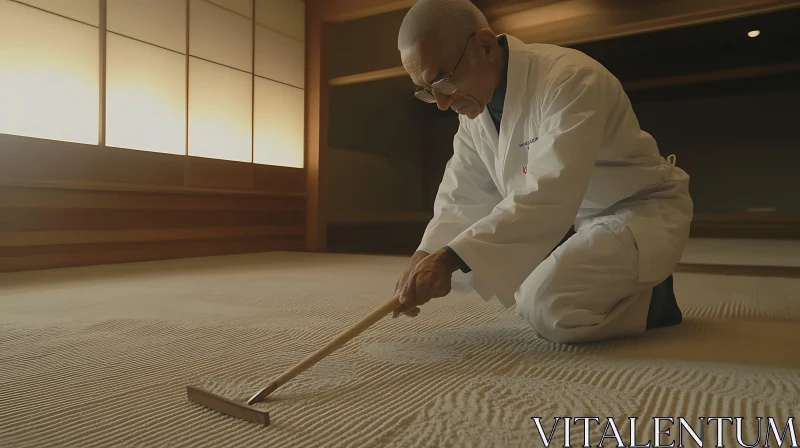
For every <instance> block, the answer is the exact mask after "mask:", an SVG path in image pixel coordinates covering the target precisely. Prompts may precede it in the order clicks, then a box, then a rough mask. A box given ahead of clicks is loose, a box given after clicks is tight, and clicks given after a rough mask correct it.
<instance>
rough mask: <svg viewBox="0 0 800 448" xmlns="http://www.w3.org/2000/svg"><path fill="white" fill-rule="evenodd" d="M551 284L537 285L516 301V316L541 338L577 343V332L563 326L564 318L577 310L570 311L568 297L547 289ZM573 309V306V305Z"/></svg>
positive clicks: (557, 341)
mask: <svg viewBox="0 0 800 448" xmlns="http://www.w3.org/2000/svg"><path fill="white" fill-rule="evenodd" d="M547 285H552V283H551V282H548V283H539V284H537V285H536V287H535V288H530V289H529V290H528V291H527V294H525V295H524V296H520V298H519V299H518V300H517V314H518V315H520V317H522V318H523V319H525V320H526V321H527V322H528V324H529V325H530V326H531V327H532V328H533V329H534V330H536V332H537V333H539V335H541V336H542V337H543V338H545V339H548V340H550V341H552V342H555V343H558V344H563V343H569V342H577V338H578V335H577V334H576V333H577V332H574V331H570V328H569V327H566V326H564V316H565V314H568V313H570V312H572V313H574V312H576V311H578V312H579V310H574V309H570V300H569V297H567V296H565V295H563V294H559V293H558V292H557V291H554V290H552V289H551V288H548V287H547ZM573 307H574V304H573Z"/></svg>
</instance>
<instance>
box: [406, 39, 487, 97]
mask: <svg viewBox="0 0 800 448" xmlns="http://www.w3.org/2000/svg"><path fill="white" fill-rule="evenodd" d="M476 34H478V33H477V32H475V31H473V32H472V33H470V35H469V36H468V37H467V42H466V43H465V44H464V49H463V50H462V51H461V56H460V57H459V58H458V62H456V66H455V67H453V70H452V71H450V73H449V74H448V75H447V76H445V77H442V78H439V79H437V80H435V81H433V82H432V83H431V87H430V89H429V88H427V87H417V89H416V90H415V91H414V96H415V97H416V98H417V99H418V100H420V101H424V102H426V103H430V104H433V103H435V102H436V96H435V95H434V93H433V92H436V93H439V94H442V95H452V94H454V93H456V92H457V91H458V88H457V87H456V85H455V84H454V83H453V82H452V81H450V78H452V77H453V74H455V72H456V70H458V66H459V65H460V64H461V60H462V59H463V58H464V55H465V54H466V53H467V48H468V47H469V42H470V40H472V38H473V37H474V36H475V35H476Z"/></svg>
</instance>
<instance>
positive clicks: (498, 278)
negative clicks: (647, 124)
mask: <svg viewBox="0 0 800 448" xmlns="http://www.w3.org/2000/svg"><path fill="white" fill-rule="evenodd" d="M609 80H610V78H608V77H607V75H606V74H604V73H602V72H601V71H600V70H598V69H595V68H592V67H575V68H569V69H566V70H564V71H563V73H561V74H560V75H558V76H557V77H554V80H553V81H552V83H551V85H550V86H549V88H548V89H547V91H548V93H546V94H544V95H543V100H542V101H541V103H540V104H535V105H531V107H539V108H540V109H541V110H540V117H541V121H540V123H541V125H540V127H539V130H538V132H539V140H538V141H539V143H538V144H537V145H536V147H531V148H530V149H529V154H528V173H527V177H526V186H525V187H523V188H518V189H516V190H515V191H513V192H511V193H510V194H509V195H508V196H506V198H505V199H504V200H503V201H502V202H501V203H500V204H498V206H497V207H496V208H495V209H494V210H493V211H492V213H490V214H489V215H488V216H486V217H484V218H483V219H481V220H480V221H478V222H476V223H475V224H474V225H473V226H471V227H470V228H468V229H466V230H465V231H464V232H462V233H461V234H460V235H459V236H458V237H456V238H455V240H454V241H453V242H451V243H450V246H451V247H452V248H453V249H454V250H455V251H456V252H457V253H458V254H459V255H460V256H461V258H462V259H463V260H464V261H465V262H466V263H467V265H469V266H470V268H471V269H472V273H473V274H474V275H475V278H476V280H477V281H478V282H479V283H480V284H483V285H485V286H486V287H487V288H488V290H489V291H490V292H491V293H492V294H494V295H496V296H497V298H498V299H499V300H500V302H502V303H503V304H504V305H505V306H507V307H509V306H511V305H513V303H514V295H515V293H516V291H517V290H518V289H519V286H520V285H521V284H522V282H523V281H524V280H525V278H526V277H527V276H528V275H530V273H531V272H532V271H533V270H534V269H535V268H536V266H538V265H539V263H541V262H542V261H543V260H544V259H545V257H547V255H548V254H549V253H550V251H551V250H552V249H553V248H554V247H555V246H556V245H557V244H558V243H559V242H560V241H561V239H562V238H563V236H564V234H565V233H566V232H567V230H568V229H569V227H570V225H572V223H573V222H574V220H575V217H576V215H577V213H578V210H579V208H580V204H581V202H582V201H583V197H584V194H585V192H586V189H587V188H588V184H589V179H590V177H591V174H592V170H593V167H594V164H595V157H596V154H597V152H598V150H599V148H600V147H601V146H602V143H603V139H604V134H605V127H606V120H607V116H608V111H609V110H610V109H611V106H612V104H609V103H612V102H613V101H614V99H615V98H616V94H614V93H612V92H611V91H610V86H611V83H610V82H609Z"/></svg>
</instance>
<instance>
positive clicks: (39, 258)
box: [0, 235, 305, 272]
mask: <svg viewBox="0 0 800 448" xmlns="http://www.w3.org/2000/svg"><path fill="white" fill-rule="evenodd" d="M304 245H305V236H304V235H300V236H292V237H276V236H264V237H251V238H222V239H200V240H180V241H155V242H135V243H130V242H128V243H103V244H73V245H46V246H30V247H0V272H9V271H24V270H34V269H48V268H61V267H70V266H84V265H93V264H109V263H121V262H136V261H149V260H166V259H173V258H186V257H202V256H210V255H228V254H239V253H251V252H266V251H274V250H287V251H299V250H302V249H303V246H304Z"/></svg>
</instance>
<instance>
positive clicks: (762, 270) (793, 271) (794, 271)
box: [675, 263, 800, 278]
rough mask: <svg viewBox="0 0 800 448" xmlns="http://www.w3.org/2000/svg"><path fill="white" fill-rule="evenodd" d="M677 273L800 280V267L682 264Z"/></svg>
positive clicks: (679, 265) (677, 268)
mask: <svg viewBox="0 0 800 448" xmlns="http://www.w3.org/2000/svg"><path fill="white" fill-rule="evenodd" d="M675 272H685V273H692V274H715V275H733V276H744V277H783V278H800V266H746V265H730V264H729V265H721V264H699V263H680V264H678V266H677V267H676V268H675Z"/></svg>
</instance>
